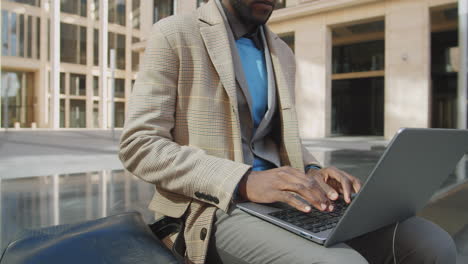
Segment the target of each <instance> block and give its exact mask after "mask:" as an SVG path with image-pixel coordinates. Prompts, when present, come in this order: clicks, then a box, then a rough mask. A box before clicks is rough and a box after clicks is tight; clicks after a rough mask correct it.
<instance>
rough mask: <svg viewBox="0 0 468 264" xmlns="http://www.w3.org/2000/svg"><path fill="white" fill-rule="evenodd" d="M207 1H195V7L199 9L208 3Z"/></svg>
mask: <svg viewBox="0 0 468 264" xmlns="http://www.w3.org/2000/svg"><path fill="white" fill-rule="evenodd" d="M208 1H209V0H197V7H200V6H202V5H204V4H206V3H208Z"/></svg>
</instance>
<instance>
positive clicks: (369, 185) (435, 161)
mask: <svg viewBox="0 0 468 264" xmlns="http://www.w3.org/2000/svg"><path fill="white" fill-rule="evenodd" d="M467 152H468V130H457V129H423V128H421V129H417V128H403V129H400V130H399V131H398V132H397V134H396V135H395V137H394V138H393V140H392V141H391V142H390V144H389V145H388V147H387V149H386V151H385V152H384V154H383V155H382V157H381V158H380V160H379V161H378V163H377V165H376V166H375V168H374V170H373V171H372V173H371V174H370V176H369V177H368V179H367V181H366V182H365V184H364V185H363V187H362V189H361V191H360V192H359V194H358V195H357V196H356V197H355V198H354V200H353V203H352V204H351V205H350V206H349V208H348V209H347V211H346V213H345V214H344V215H343V217H342V218H341V220H340V222H339V223H338V225H337V226H336V227H335V229H334V230H333V231H332V233H331V234H330V236H329V237H328V239H327V240H326V242H325V246H331V245H334V244H336V243H339V242H342V241H346V240H349V239H351V238H354V237H357V236H359V235H362V234H365V233H368V232H371V231H374V230H377V229H379V228H381V227H384V226H387V225H390V224H393V223H395V222H397V221H402V220H404V219H407V218H409V217H411V216H414V215H415V214H416V213H417V212H418V211H419V210H421V209H422V208H423V207H424V205H425V204H426V203H427V201H428V200H429V199H430V198H431V196H432V195H433V193H434V192H435V191H436V190H437V189H438V188H439V187H440V185H441V184H442V182H443V181H444V179H446V178H447V176H448V175H449V174H450V172H452V171H453V169H454V168H455V166H456V164H457V163H458V161H459V160H460V159H461V158H462V157H463V155H464V154H465V153H467Z"/></svg>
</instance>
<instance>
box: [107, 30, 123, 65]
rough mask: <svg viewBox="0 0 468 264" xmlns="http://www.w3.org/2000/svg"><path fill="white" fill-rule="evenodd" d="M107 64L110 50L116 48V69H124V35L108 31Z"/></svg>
mask: <svg viewBox="0 0 468 264" xmlns="http://www.w3.org/2000/svg"><path fill="white" fill-rule="evenodd" d="M108 37H109V56H108V58H109V60H108V63H109V66H110V50H111V49H115V50H116V64H117V65H116V67H117V69H121V70H125V35H122V34H116V33H112V32H109V34H108Z"/></svg>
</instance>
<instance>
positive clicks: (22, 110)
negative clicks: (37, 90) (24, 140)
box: [0, 71, 35, 127]
mask: <svg viewBox="0 0 468 264" xmlns="http://www.w3.org/2000/svg"><path fill="white" fill-rule="evenodd" d="M33 84H34V82H33V75H32V73H27V72H15V71H2V89H1V94H0V99H1V100H2V101H1V102H2V110H3V109H4V108H3V107H6V108H7V118H6V119H5V120H2V124H1V126H2V127H5V123H7V125H6V126H7V127H14V125H15V123H19V124H20V127H31V123H32V122H34V96H35V95H34V87H33ZM2 118H3V117H2Z"/></svg>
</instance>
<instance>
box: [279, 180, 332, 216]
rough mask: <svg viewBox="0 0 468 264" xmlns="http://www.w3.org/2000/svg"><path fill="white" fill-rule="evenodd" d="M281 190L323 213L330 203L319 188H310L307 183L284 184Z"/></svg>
mask: <svg viewBox="0 0 468 264" xmlns="http://www.w3.org/2000/svg"><path fill="white" fill-rule="evenodd" d="M282 190H284V191H289V192H293V193H296V194H297V195H299V196H300V197H301V198H303V199H304V200H305V201H307V202H308V203H310V204H311V205H312V206H314V207H315V208H317V209H318V210H321V211H324V210H327V209H328V208H329V205H330V201H329V200H328V199H327V197H326V196H325V194H324V193H323V191H322V190H321V189H320V187H319V186H316V187H314V186H312V188H311V186H310V185H309V186H308V185H307V182H300V183H293V182H284V183H283V186H282Z"/></svg>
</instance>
